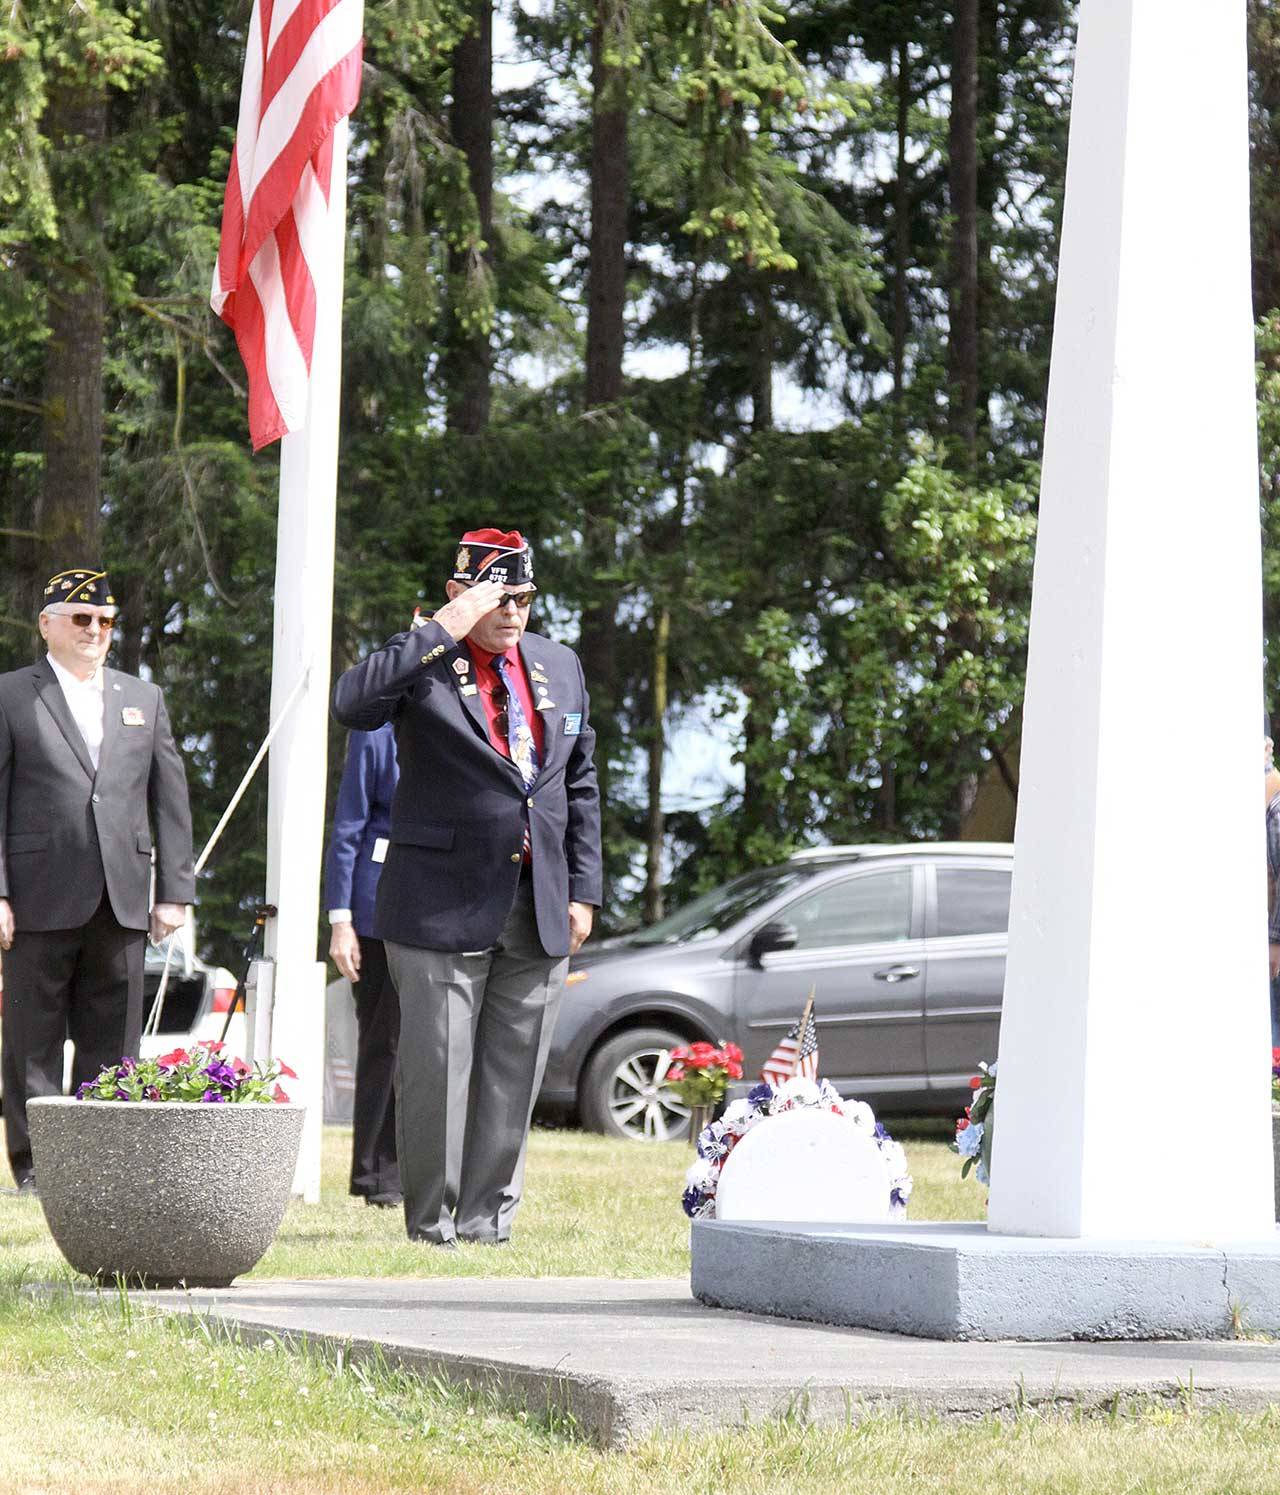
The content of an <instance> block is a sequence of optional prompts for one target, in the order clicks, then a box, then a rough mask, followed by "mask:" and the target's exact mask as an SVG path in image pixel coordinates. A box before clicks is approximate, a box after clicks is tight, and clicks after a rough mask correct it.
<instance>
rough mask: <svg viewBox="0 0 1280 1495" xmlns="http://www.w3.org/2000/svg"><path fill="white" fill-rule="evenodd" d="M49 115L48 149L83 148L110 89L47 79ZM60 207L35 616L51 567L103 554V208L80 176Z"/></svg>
mask: <svg viewBox="0 0 1280 1495" xmlns="http://www.w3.org/2000/svg"><path fill="white" fill-rule="evenodd" d="M46 120H47V128H48V131H49V139H50V145H51V154H53V155H55V156H56V155H57V154H58V153H60V152H68V153H71V154H73V155H75V156H82V155H83V154H84V152H85V151H86V149H90V150H91V149H92V148H94V147H95V146H100V145H101V144H102V142H103V140H104V139H105V138H106V127H107V102H106V98H105V97H104V95H102V94H101V93H97V92H92V91H89V90H85V89H81V88H74V87H70V86H67V87H54V88H51V89H50V92H49V105H48V112H47V114H46ZM58 185H59V184H58V183H57V182H56V180H55V191H57V190H58ZM58 207H59V216H60V226H61V234H60V243H59V245H58V247H57V251H56V253H55V254H54V255H53V256H52V257H51V258H50V260H49V264H48V275H47V281H46V284H47V290H48V312H47V318H48V326H49V341H48V344H47V347H46V349H45V367H44V398H43V406H44V475H43V480H42V484H41V489H40V493H39V496H38V498H37V500H36V513H35V523H34V525H33V528H34V529H35V530H36V531H37V532H38V534H39V536H40V538H39V539H38V540H36V541H34V542H32V546H31V552H30V555H29V568H28V581H27V585H28V590H29V601H30V603H31V610H32V616H33V617H34V615H35V612H36V611H38V609H39V605H40V600H41V597H42V593H43V584H44V582H45V581H46V580H48V578H49V576H50V575H51V574H52V572H53V571H55V570H57V569H59V568H61V567H64V566H89V565H93V564H95V563H97V562H99V561H101V559H102V548H101V547H102V350H103V340H104V338H105V336H106V295H105V291H104V288H103V283H102V276H101V258H100V249H101V229H102V209H101V202H100V200H98V199H97V198H96V196H94V197H90V198H89V200H88V201H84V200H82V195H81V193H80V192H79V191H77V190H76V187H75V186H74V185H68V186H67V189H66V191H65V192H64V193H59V204H58Z"/></svg>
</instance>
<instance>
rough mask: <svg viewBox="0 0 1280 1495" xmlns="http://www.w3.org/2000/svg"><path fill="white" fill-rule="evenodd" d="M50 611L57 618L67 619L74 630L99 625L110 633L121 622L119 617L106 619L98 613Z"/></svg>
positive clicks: (51, 609) (50, 609)
mask: <svg viewBox="0 0 1280 1495" xmlns="http://www.w3.org/2000/svg"><path fill="white" fill-rule="evenodd" d="M48 611H49V612H51V613H52V614H53V616H54V617H55V618H66V620H67V621H68V622H69V623H70V624H71V626H72V627H73V628H92V627H93V625H94V624H95V623H99V624H101V625H102V627H103V628H105V629H106V630H107V631H108V632H110V630H111V629H113V628H114V627H115V626H116V624H117V623H118V622H119V621H120V619H119V618H118V617H112V618H104V617H101V616H100V615H99V614H98V613H62V612H57V611H55V610H54V609H53V608H49V609H48Z"/></svg>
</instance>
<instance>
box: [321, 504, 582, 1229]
mask: <svg viewBox="0 0 1280 1495" xmlns="http://www.w3.org/2000/svg"><path fill="white" fill-rule="evenodd" d="M535 590H536V588H535V587H534V585H533V561H532V556H531V554H530V551H529V547H528V545H527V544H526V542H525V541H524V539H523V538H522V537H521V536H520V534H519V533H517V532H511V533H503V532H501V531H499V530H492V529H482V530H472V531H469V532H468V533H467V534H465V535H463V537H462V540H461V542H460V544H459V546H458V551H457V555H456V557H455V561H454V570H453V577H452V579H451V580H450V581H449V583H448V585H447V591H448V596H449V601H448V602H447V603H446V604H445V605H444V606H443V607H442V608H441V609H440V610H439V612H437V613H436V614H435V616H434V618H432V619H430V620H428V621H427V622H426V623H425V624H424V625H423V626H422V627H421V628H419V629H417V630H416V631H411V632H409V633H402V634H398V635H397V636H396V637H395V638H393V639H392V640H391V641H390V642H389V643H387V644H386V645H384V646H383V648H381V649H379V650H378V651H377V652H376V653H374V654H372V655H370V656H369V658H368V659H366V660H364V661H363V662H362V663H361V664H358V665H356V666H355V668H354V669H350V670H348V671H347V672H346V674H345V675H343V676H342V677H341V679H339V681H338V683H337V685H336V686H335V688H334V693H333V711H334V715H335V716H336V717H337V719H338V720H339V721H340V722H342V723H343V724H344V725H346V726H348V727H355V728H359V729H362V730H364V731H371V730H373V729H374V728H375V727H379V726H381V725H382V724H383V723H384V722H388V721H390V722H394V724H395V728H396V745H397V755H398V758H399V764H400V782H399V785H398V787H397V789H396V794H395V799H394V800H393V802H392V808H391V826H390V830H389V833H388V837H389V841H390V846H389V848H388V851H387V859H386V862H385V864H384V866H383V869H382V878H381V881H380V882H379V884H378V895H377V907H376V914H375V920H374V932H375V934H377V936H378V937H379V938H380V939H382V940H383V941H384V942H385V944H386V950H387V960H388V963H389V965H390V967H391V974H392V976H393V978H394V980H395V984H396V988H397V990H398V991H399V993H400V1050H399V1063H398V1067H397V1071H396V1114H397V1127H398V1153H399V1158H400V1177H401V1185H402V1188H403V1192H404V1197H405V1226H406V1229H407V1230H408V1233H409V1235H410V1237H412V1238H413V1239H415V1240H422V1241H429V1242H433V1243H435V1244H437V1245H442V1246H450V1245H453V1244H454V1242H455V1241H456V1240H457V1239H459V1238H460V1239H463V1240H470V1241H484V1242H489V1243H502V1242H504V1241H506V1240H507V1239H509V1237H510V1234H511V1224H512V1221H513V1219H514V1218H515V1214H516V1210H517V1208H518V1206H519V1202H520V1192H521V1187H522V1182H523V1176H524V1153H525V1144H526V1141H527V1139H528V1132H529V1119H530V1115H531V1113H532V1110H533V1103H534V1100H535V1099H536V1097H537V1093H538V1086H539V1085H540V1083H541V1080H542V1073H543V1069H544V1068H545V1066H546V1061H547V1053H548V1050H549V1048H550V1044H551V1033H552V1029H553V1028H554V1026H555V1016H556V1009H557V1007H558V1004H559V1001H560V995H561V993H562V991H563V989H564V980H565V976H566V974H567V972H568V966H569V959H568V957H569V956H570V954H572V953H573V952H574V951H576V950H577V949H578V947H579V946H580V945H581V944H582V942H583V941H584V940H585V939H586V938H587V936H588V935H589V934H590V932H591V925H592V920H593V917H594V911H595V908H596V907H597V906H598V905H599V903H600V898H601V858H600V795H599V790H598V788H597V786H596V772H595V766H594V763H593V761H592V751H593V748H594V744H595V734H594V733H593V732H592V730H591V727H590V725H589V723H588V719H587V716H588V701H587V691H586V685H585V683H584V681H583V677H582V666H581V665H580V664H579V663H578V658H577V656H576V655H575V654H574V653H573V651H572V650H570V649H567V648H565V647H564V645H562V644H556V643H552V642H551V640H550V639H546V638H542V637H540V636H539V635H537V634H532V633H526V632H525V628H526V625H527V623H528V619H529V608H530V605H531V603H532V601H533V595H534V592H535Z"/></svg>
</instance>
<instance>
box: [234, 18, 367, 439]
mask: <svg viewBox="0 0 1280 1495" xmlns="http://www.w3.org/2000/svg"><path fill="white" fill-rule="evenodd" d="M363 34H364V0H254V5H253V14H252V16H251V17H250V20H249V41H248V47H247V50H246V52H245V61H244V81H243V83H242V85H241V89H240V119H239V124H238V125H237V128H236V143H235V150H234V151H233V152H232V156H231V170H230V172H229V173H228V175H227V191H226V196H225V199H224V201H223V206H222V242H221V244H220V246H219V249H218V263H217V264H216V265H215V266H214V270H213V292H212V295H211V297H210V305H211V306H212V307H213V309H214V311H215V312H217V314H218V315H219V316H220V317H221V318H222V320H223V321H224V322H226V324H227V325H228V326H229V327H231V328H232V329H234V331H235V335H236V342H237V344H238V345H239V348H240V356H241V358H243V359H244V366H245V370H246V372H247V373H248V375H249V434H250V437H251V438H252V441H253V449H254V451H257V450H258V449H259V448H260V447H263V446H266V445H267V443H268V442H271V441H275V440H276V439H277V438H278V437H280V436H283V435H285V434H286V433H287V432H289V431H296V430H299V429H300V428H301V426H302V425H303V424H304V422H305V420H306V411H307V385H308V380H309V379H310V375H311V348H312V342H313V340H314V336H315V327H316V290H317V286H316V275H315V274H314V273H313V267H314V266H315V265H316V264H317V263H318V262H319V260H320V254H321V249H320V244H321V241H322V238H323V230H324V226H325V220H326V217H327V215H328V209H329V187H330V181H331V174H332V169H333V128H334V126H335V125H336V124H337V123H338V121H339V120H340V119H343V118H345V117H346V116H347V115H348V114H350V113H351V111H352V110H353V109H354V108H355V106H356V100H357V99H358V98H359V97H360V66H361V54H362V49H363ZM338 165H339V169H340V170H345V162H339V163H338Z"/></svg>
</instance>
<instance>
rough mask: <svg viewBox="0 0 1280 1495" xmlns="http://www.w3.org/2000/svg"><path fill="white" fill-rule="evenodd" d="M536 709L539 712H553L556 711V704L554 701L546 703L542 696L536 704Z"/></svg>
mask: <svg viewBox="0 0 1280 1495" xmlns="http://www.w3.org/2000/svg"><path fill="white" fill-rule="evenodd" d="M537 709H538V710H539V711H554V710H555V709H556V703H555V702H554V701H548V700H547V698H546V696H543V698H542V699H541V700H540V701H539V702H538V708H537Z"/></svg>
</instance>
